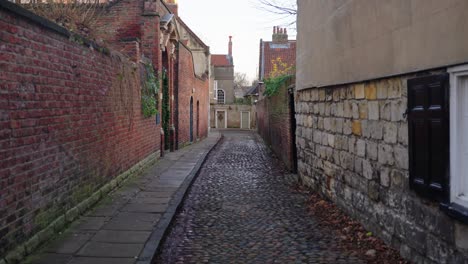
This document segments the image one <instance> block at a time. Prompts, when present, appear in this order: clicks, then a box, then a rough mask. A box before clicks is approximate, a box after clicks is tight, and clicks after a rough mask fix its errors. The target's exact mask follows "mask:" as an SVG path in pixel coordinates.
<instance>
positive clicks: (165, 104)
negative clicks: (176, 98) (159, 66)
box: [161, 69, 170, 149]
mask: <svg viewBox="0 0 468 264" xmlns="http://www.w3.org/2000/svg"><path fill="white" fill-rule="evenodd" d="M162 83H163V84H162V85H163V86H162V92H163V98H162V105H161V107H162V127H163V130H164V145H165V147H166V149H167V148H168V147H169V119H170V109H169V99H170V98H169V78H168V76H167V72H166V70H165V69H164V70H163V71H162Z"/></svg>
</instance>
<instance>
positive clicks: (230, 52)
mask: <svg viewBox="0 0 468 264" xmlns="http://www.w3.org/2000/svg"><path fill="white" fill-rule="evenodd" d="M229 56H231V57H232V36H229Z"/></svg>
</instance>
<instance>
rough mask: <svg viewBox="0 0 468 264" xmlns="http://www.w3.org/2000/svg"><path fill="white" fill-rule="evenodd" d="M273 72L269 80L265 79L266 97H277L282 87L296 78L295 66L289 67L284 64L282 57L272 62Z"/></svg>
mask: <svg viewBox="0 0 468 264" xmlns="http://www.w3.org/2000/svg"><path fill="white" fill-rule="evenodd" d="M271 63H272V66H273V70H272V71H271V73H270V75H269V76H268V78H265V79H264V80H263V82H264V83H265V92H264V93H263V94H264V95H265V96H272V95H275V94H276V93H277V92H278V91H279V89H280V88H281V86H283V85H284V84H285V83H286V82H287V81H288V80H290V79H291V78H292V77H293V76H294V72H295V66H294V65H289V64H288V63H286V62H283V60H282V59H281V57H278V58H276V59H274V60H271Z"/></svg>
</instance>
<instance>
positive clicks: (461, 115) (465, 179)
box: [449, 65, 468, 209]
mask: <svg viewBox="0 0 468 264" xmlns="http://www.w3.org/2000/svg"><path fill="white" fill-rule="evenodd" d="M449 72H450V74H451V75H450V153H452V156H451V160H450V171H451V175H450V182H451V187H450V202H452V203H455V204H457V205H460V206H462V207H464V208H466V209H468V174H467V171H468V65H464V66H459V67H454V68H451V69H449Z"/></svg>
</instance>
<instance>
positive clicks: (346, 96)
mask: <svg viewBox="0 0 468 264" xmlns="http://www.w3.org/2000/svg"><path fill="white" fill-rule="evenodd" d="M422 74H423V75H428V74H431V72H426V73H422ZM413 77H415V75H406V76H400V77H394V78H387V79H381V80H376V81H371V82H365V83H357V84H353V85H344V86H336V87H328V88H314V89H307V90H303V91H299V92H297V95H296V99H297V100H296V119H297V131H296V140H297V149H298V170H299V175H300V179H301V180H302V182H303V183H304V184H305V185H307V186H310V187H311V188H312V189H314V190H316V191H318V192H319V193H320V194H322V195H323V196H325V197H327V198H329V199H331V200H332V201H333V202H335V203H336V204H337V205H339V206H340V207H341V208H342V209H343V210H344V211H345V212H347V213H348V214H349V215H351V216H352V217H354V218H355V219H356V220H358V221H360V222H361V223H363V224H364V226H365V227H366V228H367V229H368V230H370V231H372V232H373V233H374V234H375V235H377V236H379V237H380V238H382V239H383V240H384V241H385V242H386V243H387V244H389V245H391V246H393V247H394V248H396V249H397V250H399V251H400V253H401V255H402V256H403V257H405V258H407V259H410V260H411V261H413V262H415V263H467V256H468V254H467V251H466V250H467V249H468V244H467V243H466V237H468V233H467V227H466V226H465V225H463V224H461V223H460V222H457V221H455V220H454V219H452V218H450V217H448V216H447V215H445V214H444V213H443V212H442V211H441V210H440V209H439V205H438V204H437V203H433V202H431V201H428V200H426V199H424V198H421V197H419V196H418V195H416V193H415V192H413V191H412V190H410V188H409V170H408V168H409V154H408V122H407V120H406V119H405V117H404V115H403V114H404V113H405V111H406V108H407V79H409V78H413ZM270 127H271V124H270Z"/></svg>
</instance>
